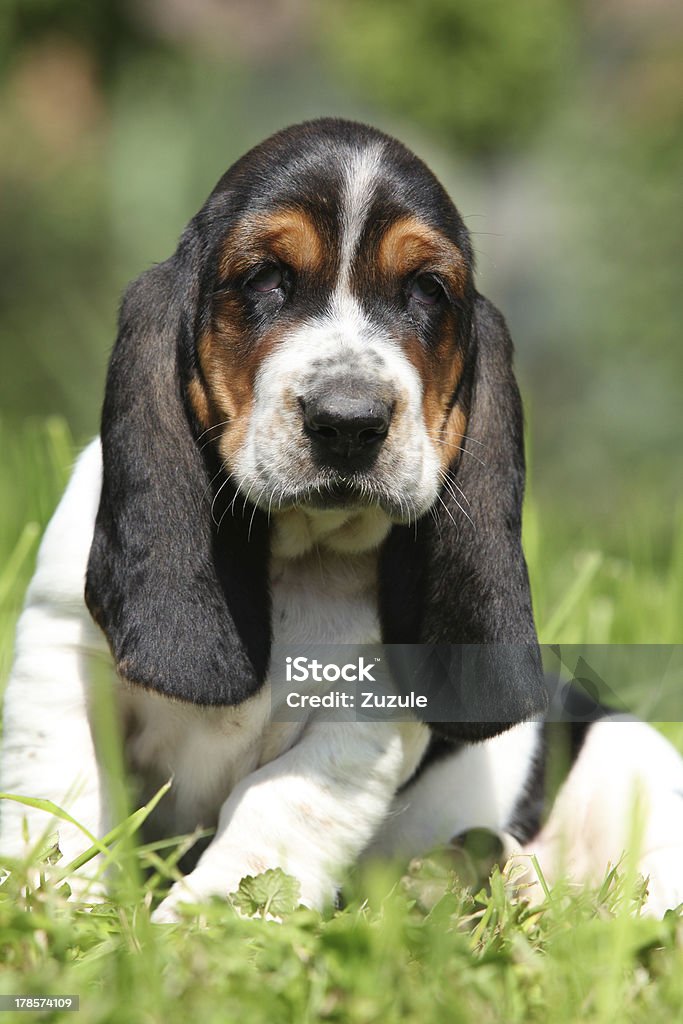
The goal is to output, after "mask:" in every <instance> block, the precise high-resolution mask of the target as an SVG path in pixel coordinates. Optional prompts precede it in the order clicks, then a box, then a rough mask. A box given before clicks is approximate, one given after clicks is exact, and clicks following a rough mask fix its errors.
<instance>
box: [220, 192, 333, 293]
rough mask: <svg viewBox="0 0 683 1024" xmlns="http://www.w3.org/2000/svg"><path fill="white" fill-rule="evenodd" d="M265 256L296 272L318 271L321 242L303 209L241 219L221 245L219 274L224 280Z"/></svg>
mask: <svg viewBox="0 0 683 1024" xmlns="http://www.w3.org/2000/svg"><path fill="white" fill-rule="evenodd" d="M268 255H270V256H274V257H276V258H278V259H281V260H283V262H285V263H287V264H289V265H290V266H292V267H294V269H295V270H311V269H314V268H315V267H318V266H319V265H320V263H321V261H322V259H323V242H322V238H321V236H320V231H319V230H318V228H317V227H316V225H315V223H314V222H313V219H312V218H311V216H310V215H309V214H308V213H306V212H305V211H304V210H302V209H295V208H284V209H279V210H274V211H273V212H272V213H261V214H258V215H250V216H247V217H244V218H243V219H242V220H241V221H240V222H239V223H238V224H237V225H236V227H235V228H233V230H232V231H231V232H230V234H229V235H228V237H227V238H226V240H225V242H224V243H223V247H222V253H221V256H220V260H219V267H220V271H221V274H222V275H224V276H226V277H227V276H228V275H229V274H238V273H240V272H243V271H245V270H247V269H249V267H250V266H251V265H252V263H253V261H254V258H255V257H256V258H258V257H263V256H268Z"/></svg>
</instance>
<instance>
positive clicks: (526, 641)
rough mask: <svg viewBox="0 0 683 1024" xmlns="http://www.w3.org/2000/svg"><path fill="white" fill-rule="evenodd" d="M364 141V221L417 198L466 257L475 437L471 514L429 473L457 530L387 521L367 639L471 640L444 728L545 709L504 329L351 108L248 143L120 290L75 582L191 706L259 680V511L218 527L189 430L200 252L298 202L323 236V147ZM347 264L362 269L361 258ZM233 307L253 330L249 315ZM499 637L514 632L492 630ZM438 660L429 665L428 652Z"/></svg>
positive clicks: (147, 673)
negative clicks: (371, 161)
mask: <svg viewBox="0 0 683 1024" xmlns="http://www.w3.org/2000/svg"><path fill="white" fill-rule="evenodd" d="M373 140H381V141H382V142H383V144H384V146H385V152H384V157H383V164H384V176H383V181H382V183H381V185H380V187H379V188H378V190H377V194H376V198H375V201H374V203H373V208H372V210H371V214H370V226H369V228H368V229H367V230H369V231H372V230H375V229H376V228H378V225H384V226H386V225H387V224H388V223H390V222H391V220H392V219H393V218H395V217H397V216H400V215H401V214H402V213H403V212H405V211H410V212H414V213H417V214H418V215H419V216H421V217H422V218H424V219H426V220H427V221H428V222H429V223H431V224H433V225H434V226H435V227H438V228H439V229H440V230H441V231H443V232H444V233H445V234H446V235H447V236H448V237H450V238H451V240H452V241H454V242H455V243H456V244H457V245H458V247H459V248H460V250H461V252H462V253H463V254H464V257H465V259H466V261H467V263H468V266H469V273H468V276H467V283H466V287H465V290H464V294H463V296H462V299H461V303H460V308H459V310H458V323H459V331H460V332H461V338H460V343H461V345H462V348H463V353H464V359H465V372H464V374H463V376H462V379H461V382H460V384H459V387H458V389H457V393H456V394H455V395H454V396H453V403H454V404H455V403H461V404H462V406H463V408H466V409H468V410H469V411H470V416H469V429H468V432H469V433H470V434H471V436H472V437H473V438H476V439H477V440H478V441H479V442H482V445H483V447H482V446H480V445H478V444H474V443H470V444H468V443H467V441H465V442H463V446H464V447H467V448H469V449H470V450H471V451H472V452H473V453H476V458H475V457H470V456H467V455H464V456H461V457H460V458H459V459H455V460H454V461H453V464H452V466H451V468H450V473H451V475H452V478H453V480H454V481H455V482H457V483H458V485H459V486H460V487H462V489H463V490H464V491H465V493H466V494H467V496H468V499H469V501H470V502H471V506H472V510H473V514H472V517H473V519H474V522H475V529H472V528H471V527H470V526H469V524H468V523H467V522H466V521H465V520H464V519H463V517H462V515H461V514H460V513H459V510H458V509H457V508H456V507H455V504H454V502H453V500H452V499H451V497H450V495H449V494H448V491H447V490H444V493H443V495H442V497H443V501H444V502H445V503H446V505H447V506H448V507H449V511H450V513H451V514H452V515H453V518H454V519H455V520H456V522H459V523H461V524H462V526H461V528H460V530H459V531H457V530H456V527H455V526H454V524H453V522H452V520H451V518H450V515H449V514H446V511H445V510H444V509H443V508H441V506H439V507H438V508H437V509H435V515H434V517H431V516H426V517H424V519H423V520H422V521H421V522H420V523H419V524H418V528H417V533H416V534H414V533H413V530H412V528H410V529H408V528H405V527H398V526H397V527H395V528H394V529H393V531H392V533H391V535H390V537H389V539H388V541H387V542H386V544H385V545H384V548H383V551H382V555H381V571H380V614H381V622H382V629H383V637H384V640H385V641H386V642H387V643H388V644H418V643H422V644H432V645H451V644H473V645H482V646H481V647H480V654H479V655H478V658H479V662H478V666H479V670H480V678H479V686H478V689H477V691H476V692H474V691H472V692H470V691H468V700H469V699H470V698H471V699H472V700H473V701H474V704H473V705H472V707H470V708H469V715H468V716H467V717H468V719H469V720H468V721H464V722H458V721H456V720H453V721H452V722H446V723H444V722H440V723H434V728H435V729H436V730H437V731H439V732H441V733H443V734H444V735H446V736H449V737H454V738H461V739H467V740H472V739H481V738H484V737H485V736H488V735H492V734H494V733H495V732H498V731H500V730H501V729H504V728H507V727H508V726H509V725H510V724H512V723H513V722H515V721H520V720H522V719H524V718H527V717H529V716H531V715H533V714H535V713H538V712H540V711H542V710H543V707H544V694H545V690H544V688H543V686H542V681H541V674H540V659H539V657H538V650H537V645H536V635H535V630H534V623H533V616H532V611H531V602H530V597H529V585H528V580H527V573H526V566H525V562H524V557H523V554H522V550H521V543H520V513H521V503H522V495H523V486H524V457H523V447H522V414H521V405H520V400H519V394H518V391H517V387H516V384H515V381H514V377H513V373H512V367H511V361H512V346H511V343H510V339H509V336H508V334H507V331H506V329H505V325H504V322H503V320H502V317H501V316H500V314H499V313H498V312H497V311H496V310H495V309H494V307H493V306H491V304H490V303H488V302H487V300H485V299H483V298H482V297H481V296H478V295H477V294H476V292H475V290H474V287H473V284H472V276H471V265H472V254H471V247H470V243H469V239H468V236H467V232H466V229H465V227H464V225H463V223H462V220H461V219H460V217H459V215H458V213H457V211H456V210H455V207H454V206H453V204H452V203H451V202H450V199H449V198H448V196H447V195H446V193H445V192H444V190H443V188H442V187H441V185H440V184H439V183H438V182H437V180H436V179H435V178H434V176H433V175H432V174H431V172H430V171H429V170H428V169H427V168H426V167H425V166H424V164H422V163H421V162H420V161H419V160H418V159H417V158H416V157H415V156H414V155H413V154H412V153H410V152H409V151H408V150H407V149H405V147H403V146H402V145H401V144H400V143H398V142H396V141H395V140H392V139H389V138H388V137H387V136H384V135H382V134H381V133H379V132H376V131H375V130H374V129H371V128H368V127H366V126H362V125H354V124H350V123H348V122H342V121H333V120H323V121H318V122H311V123H308V124H304V125H300V126H297V127H295V128H292V129H288V130H286V131H284V132H280V133H278V134H277V135H275V136H273V137H272V138H271V139H269V140H267V141H266V142H264V143H262V144H261V145H260V146H257V147H256V148H255V149H254V150H252V151H251V152H250V153H248V154H247V155H246V156H245V157H243V158H242V159H241V160H239V161H238V162H237V163H236V164H235V165H234V166H233V167H232V168H231V169H230V170H229V171H228V172H227V173H226V174H225V175H224V176H223V178H221V180H220V181H219V183H218V185H217V186H216V188H215V189H214V191H213V192H212V193H211V195H210V197H209V199H208V200H207V203H206V204H205V206H204V207H203V209H202V210H201V211H200V212H199V213H198V214H197V216H196V217H195V218H194V219H193V221H192V222H191V223H190V225H189V226H188V228H187V230H186V231H185V233H184V235H183V237H182V239H181V242H180V245H179V247H178V250H177V252H176V253H175V255H174V256H173V257H171V259H169V260H168V261H166V262H165V263H163V264H161V265H159V266H157V267H155V268H154V269H152V270H150V271H148V272H147V273H146V274H143V275H142V277H141V278H140V279H139V280H138V281H137V282H135V283H134V284H133V285H132V287H131V288H130V289H129V291H128V293H127V295H126V298H125V301H124V304H123V309H122V313H121V320H120V330H119V336H118V340H117V342H116V346H115V349H114V352H113V355H112V359H111V364H110V369H109V375H108V381H107V389H106V397H105V404H104V411H103V418H102V445H103V456H104V477H103V488H102V498H101V503H100V508H99V513H98V517H97V524H96V529H95V536H94V540H93V545H92V549H91V553H90V561H89V566H88V573H87V584H86V600H87V603H88V607H89V609H90V611H91V613H92V615H93V617H94V618H95V620H96V621H97V622H98V623H99V625H100V626H101V628H102V629H103V630H104V632H105V634H106V636H107V638H108V640H109V643H110V646H111V648H112V651H113V654H114V657H115V660H116V663H117V666H118V669H119V671H120V672H121V674H122V675H123V676H124V677H125V678H127V679H129V680H131V681H132V682H134V683H137V684H140V685H142V686H145V687H148V688H150V689H154V690H157V691H159V692H161V693H164V694H166V695H169V696H173V697H177V698H180V699H183V700H188V701H193V702H195V703H198V704H236V703H239V702H241V701H243V700H245V699H246V698H247V697H249V696H250V695H251V694H253V693H254V692H255V691H256V690H257V689H258V688H259V686H260V685H261V683H262V681H263V679H264V677H265V674H266V672H267V668H268V662H269V657H270V600H269V593H268V530H267V524H266V521H265V517H264V515H263V514H262V513H261V512H259V511H258V510H254V515H253V517H252V516H251V515H250V514H248V515H246V516H245V517H241V516H232V515H226V516H224V517H223V520H222V526H221V529H220V532H219V531H217V529H216V527H215V524H214V521H213V518H212V515H211V503H212V499H213V498H214V497H215V496H216V495H218V499H219V501H220V502H221V506H220V507H219V508H217V509H216V508H215V509H214V512H215V513H216V518H220V516H221V510H222V509H225V508H227V504H228V503H229V502H230V501H231V500H232V497H233V496H234V492H233V491H231V489H230V485H229V483H228V482H227V481H226V480H225V478H224V477H223V476H222V474H221V471H220V467H219V466H218V464H217V463H216V461H215V458H214V456H213V454H212V452H213V451H214V449H213V446H212V445H210V444H209V445H207V446H206V447H205V449H204V451H202V450H201V448H200V445H199V443H198V439H199V433H200V429H199V427H198V426H197V424H196V423H195V421H194V418H193V414H192V411H191V409H190V408H189V406H188V404H187V401H186V397H185V396H186V385H187V382H188V379H189V377H190V375H192V374H196V373H197V372H198V366H197V357H196V347H195V345H196V338H197V337H198V335H199V333H200V331H201V330H202V329H204V328H205V327H206V326H207V325H208V323H209V321H210V318H211V296H212V294H213V292H214V290H215V289H216V288H218V287H220V286H221V281H220V277H219V273H218V262H219V261H218V257H217V253H218V250H219V246H220V244H221V242H222V240H223V239H224V238H225V235H226V233H227V232H228V230H229V228H230V226H231V225H232V224H233V223H234V222H235V219H236V218H237V217H239V215H240V214H242V213H243V212H244V211H245V210H250V211H258V210H269V209H272V208H273V207H275V206H277V205H283V204H284V205H287V204H289V205H292V204H294V205H297V204H298V205H300V206H301V207H303V208H305V209H306V210H307V211H308V212H309V213H310V214H311V215H312V216H313V217H314V219H315V220H316V222H317V223H318V224H319V226H320V229H321V233H322V236H323V237H330V236H331V235H333V234H334V232H335V231H337V230H338V228H339V223H340V217H341V207H340V202H341V199H340V197H341V187H340V186H341V182H342V170H341V166H340V153H342V152H343V151H344V149H345V148H348V147H351V148H353V147H356V148H357V147H358V145H359V143H361V144H364V143H367V142H372V141H373ZM354 273H357V274H361V276H362V275H363V273H365V271H364V270H363V268H362V266H360V264H359V266H358V267H357V268H356V270H355V271H354ZM324 288H325V281H324V280H322V281H317V282H316V281H311V282H308V284H306V282H304V285H303V286H302V287H301V288H300V290H299V298H298V300H297V301H298V302H299V306H298V307H297V309H296V311H295V312H294V311H293V310H284V311H283V319H284V320H285V321H286V319H287V318H288V317H289V318H291V317H293V316H295V315H296V316H302V315H306V313H307V306H306V304H307V303H308V304H310V306H311V309H313V308H315V306H316V304H319V303H320V302H321V301H322V300H323V299H324ZM383 302H384V305H383ZM373 313H374V314H376V317H377V318H378V319H379V320H381V319H382V317H383V316H384V317H388V318H390V317H392V316H394V315H395V310H394V309H393V307H392V306H391V302H390V300H389V298H388V297H384V299H383V297H382V296H381V295H378V296H377V309H376V310H373ZM249 324H250V326H249V328H248V330H249V331H254V332H257V331H258V323H257V318H256V317H252V318H251V320H250V321H249ZM428 334H429V332H428V331H427V330H426V329H425V339H424V341H425V344H429V343H430V339H429V336H428ZM479 458H481V459H482V460H483V461H484V462H485V463H486V466H485V467H482V466H481V465H480V463H479V461H478V459H479ZM510 643H513V644H516V645H518V646H516V647H514V648H507V649H506V650H505V649H503V648H501V647H498V646H496V645H499V644H510ZM437 660H438V659H437ZM406 664H407V665H408V667H409V665H410V659H409V658H407V660H406ZM437 676H438V679H437V682H438V683H440V682H442V681H443V672H442V669H441V667H439V668H438V671H437ZM463 679H464V676H463V673H462V671H461V670H460V669H458V670H455V671H454V670H453V669H452V666H451V669H449V670H448V672H447V673H446V681H447V683H448V685H449V686H450V687H451V693H452V694H454V695H459V697H460V698H462V697H463V696H464V695H465V694H464V691H463V690H462V682H463ZM461 703H462V701H461Z"/></svg>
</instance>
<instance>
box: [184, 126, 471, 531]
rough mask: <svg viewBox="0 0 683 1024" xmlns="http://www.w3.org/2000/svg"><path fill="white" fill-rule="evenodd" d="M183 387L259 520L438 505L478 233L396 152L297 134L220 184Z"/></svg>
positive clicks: (251, 158) (310, 130)
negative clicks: (267, 514) (193, 365)
mask: <svg viewBox="0 0 683 1024" xmlns="http://www.w3.org/2000/svg"><path fill="white" fill-rule="evenodd" d="M197 229H198V231H199V232H200V234H201V235H202V237H203V238H206V239H207V240H210V243H209V244H210V246H211V251H210V253H209V255H208V259H207V260H206V273H207V276H208V280H206V281H205V283H204V291H203V303H204V310H205V314H204V315H205V323H204V326H203V328H202V330H201V331H200V332H199V335H198V337H197V374H196V376H195V377H194V378H193V379H192V382H191V384H190V389H189V395H190V400H191V402H192V404H193V406H194V408H195V411H196V414H197V419H198V421H199V423H200V425H201V427H202V429H204V430H207V431H208V432H209V433H208V435H207V436H210V437H211V439H212V443H215V444H216V445H217V447H218V449H219V451H220V453H221V456H222V459H223V461H224V464H225V466H226V468H227V471H228V472H229V473H230V474H231V475H232V479H233V481H234V484H235V486H236V487H237V488H238V489H239V491H240V492H242V493H244V494H245V495H246V494H248V495H249V500H250V502H252V503H253V504H255V505H256V506H257V507H259V508H261V509H263V510H266V511H268V510H270V511H276V510H279V509H287V508H292V507H299V508H310V509H328V508H337V507H339V508H344V509H347V510H350V509H362V508H367V507H375V508H380V509H382V510H383V511H384V512H385V513H386V515H387V517H388V518H389V519H390V520H391V521H393V522H411V521H413V520H415V519H418V518H420V517H421V516H422V515H424V514H425V513H426V512H427V511H428V510H429V509H430V508H431V507H432V505H434V503H435V502H436V499H437V496H438V494H439V491H440V490H441V487H442V480H443V473H444V471H445V469H446V468H447V466H448V465H449V463H450V462H451V461H452V458H453V455H454V454H455V453H456V452H457V451H458V449H459V448H460V447H462V446H461V445H460V444H459V439H461V438H462V436H463V434H464V427H465V425H466V423H465V418H464V413H463V410H462V409H461V408H455V405H456V401H455V400H456V396H457V390H458V384H459V383H460V381H461V377H462V374H463V369H464V363H465V358H466V354H467V340H468V338H469V334H470V322H471V315H472V313H471V307H472V302H473V286H472V271H471V249H470V245H469V240H468V237H467V232H466V230H465V228H464V226H463V224H462V221H461V220H460V217H459V216H458V214H457V212H456V210H455V208H454V207H453V205H452V203H451V202H450V200H449V199H448V197H447V196H446V194H445V193H444V191H443V189H442V188H441V186H440V185H439V183H438V182H437V181H436V179H435V178H434V176H433V175H432V174H431V172H430V171H429V170H428V169H427V168H426V167H425V165H424V164H423V163H421V161H419V160H418V159H417V158H416V157H415V156H413V155H412V154H411V153H410V152H409V151H407V150H406V149H405V148H404V147H403V146H401V145H400V144H399V143H397V142H395V141H394V140H392V139H389V138H387V137H385V136H383V135H381V134H380V133H378V132H376V131H373V130H371V129H368V128H363V127H360V126H349V125H345V124H342V123H339V122H323V123H322V124H315V125H304V126H302V127H300V128H296V129H290V130H288V131H286V132H283V133H281V134H279V135H276V136H275V137H274V138H272V139H270V140H269V141H268V142H266V143H264V144H263V145H261V146H259V147H258V148H257V149H256V150H253V151H252V152H251V153H250V154H248V155H247V156H246V157H245V158H244V159H243V160H241V161H240V162H239V163H238V164H237V165H236V166H235V167H234V168H232V170H231V171H229V172H228V174H227V175H226V176H225V177H224V178H223V179H222V180H221V182H220V183H219V185H218V187H217V189H216V191H215V192H214V193H213V196H212V197H211V199H210V201H209V203H208V204H207V207H206V208H205V210H204V211H203V212H202V214H200V217H199V218H198V220H197Z"/></svg>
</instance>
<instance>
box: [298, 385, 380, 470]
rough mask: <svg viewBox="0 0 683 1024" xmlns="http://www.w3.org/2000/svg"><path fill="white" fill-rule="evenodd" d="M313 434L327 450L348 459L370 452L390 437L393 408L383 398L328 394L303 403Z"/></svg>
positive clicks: (311, 433)
mask: <svg viewBox="0 0 683 1024" xmlns="http://www.w3.org/2000/svg"><path fill="white" fill-rule="evenodd" d="M301 407H302V409H303V414H304V424H305V427H306V430H307V431H308V433H309V435H310V436H311V437H313V438H314V439H315V440H316V441H317V442H318V443H319V444H320V445H321V446H322V447H324V448H325V449H326V450H327V451H330V452H334V454H335V455H343V456H346V457H347V458H350V457H353V456H354V455H360V454H361V453H363V452H369V451H370V450H371V449H373V448H376V447H377V446H378V445H379V444H380V443H381V442H382V441H383V440H384V438H385V437H386V436H387V432H388V430H389V424H390V423H391V414H392V411H393V410H392V406H391V405H389V403H388V402H385V401H383V400H382V399H379V398H374V397H373V398H362V397H361V398H356V397H352V396H350V395H348V394H343V393H338V394H327V395H320V396H317V397H315V398H309V399H306V400H303V399H302V400H301Z"/></svg>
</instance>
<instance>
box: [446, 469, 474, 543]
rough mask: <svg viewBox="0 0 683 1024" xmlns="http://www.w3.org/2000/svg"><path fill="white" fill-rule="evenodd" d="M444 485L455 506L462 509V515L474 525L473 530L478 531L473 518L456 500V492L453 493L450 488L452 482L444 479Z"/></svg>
mask: <svg viewBox="0 0 683 1024" xmlns="http://www.w3.org/2000/svg"><path fill="white" fill-rule="evenodd" d="M443 483H444V487H445V488H446V490H447V492H448V493H449V494H450V496H451V498H452V499H453V501H454V502H455V504H456V505H457V506H458V508H459V509H460V511H461V512H462V514H463V515H464V516H465V518H466V519H469V521H470V523H471V524H472V529H473V530H475V531H476V529H477V528H476V526H475V525H474V520H473V519H472V516H471V515H470V514H469V513H468V512H467V511H466V510H465V509H464V508H463V507H462V505H461V504H460V502H459V501H458V499H457V498H456V496H455V493H454V491H452V490H451V488H450V481H449V480H448V479H444V481H443Z"/></svg>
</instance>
